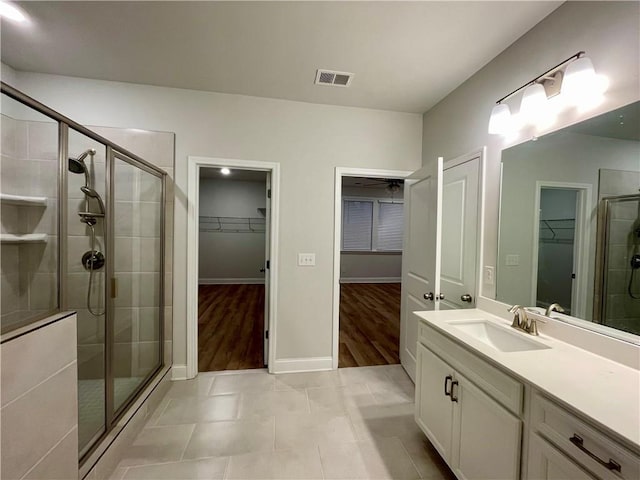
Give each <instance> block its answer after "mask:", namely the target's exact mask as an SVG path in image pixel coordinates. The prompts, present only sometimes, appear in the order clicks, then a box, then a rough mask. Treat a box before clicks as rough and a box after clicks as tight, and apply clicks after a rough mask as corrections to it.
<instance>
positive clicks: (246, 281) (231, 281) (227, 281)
mask: <svg viewBox="0 0 640 480" xmlns="http://www.w3.org/2000/svg"><path fill="white" fill-rule="evenodd" d="M198 285H264V277H260V278H199V279H198Z"/></svg>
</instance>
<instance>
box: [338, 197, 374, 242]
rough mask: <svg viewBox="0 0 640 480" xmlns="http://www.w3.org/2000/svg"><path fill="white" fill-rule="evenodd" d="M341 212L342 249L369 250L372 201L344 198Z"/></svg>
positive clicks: (371, 226)
mask: <svg viewBox="0 0 640 480" xmlns="http://www.w3.org/2000/svg"><path fill="white" fill-rule="evenodd" d="M343 205H344V207H343V213H342V217H343V218H342V249H343V250H371V247H372V245H371V238H372V235H371V232H372V228H373V202H372V201H360V200H358V201H356V200H345V201H344V204H343Z"/></svg>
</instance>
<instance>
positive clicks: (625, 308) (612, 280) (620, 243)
mask: <svg viewBox="0 0 640 480" xmlns="http://www.w3.org/2000/svg"><path fill="white" fill-rule="evenodd" d="M604 202H605V234H604V236H603V240H604V248H603V249H602V251H603V253H604V272H603V293H602V320H603V321H602V323H604V324H605V325H607V326H610V327H613V328H616V329H618V330H622V331H625V332H629V333H633V334H636V335H640V195H624V196H620V197H609V198H605V199H604Z"/></svg>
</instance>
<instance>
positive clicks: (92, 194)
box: [80, 187, 105, 215]
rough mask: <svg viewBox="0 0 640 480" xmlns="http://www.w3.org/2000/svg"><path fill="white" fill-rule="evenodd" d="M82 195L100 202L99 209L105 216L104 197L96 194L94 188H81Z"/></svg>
mask: <svg viewBox="0 0 640 480" xmlns="http://www.w3.org/2000/svg"><path fill="white" fill-rule="evenodd" d="M80 190H81V191H82V193H84V194H85V195H86V196H87V197H90V198H94V199H95V200H96V201H97V202H98V208H99V209H100V212H99V213H100V214H101V215H104V212H105V210H104V202H103V201H102V197H101V196H100V194H99V193H98V192H96V191H95V190H94V189H93V188H89V187H80Z"/></svg>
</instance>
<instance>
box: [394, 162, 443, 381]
mask: <svg viewBox="0 0 640 480" xmlns="http://www.w3.org/2000/svg"><path fill="white" fill-rule="evenodd" d="M441 197H442V158H438V160H437V161H436V162H434V163H433V164H431V165H429V166H426V167H423V168H421V169H420V170H418V171H417V172H414V173H413V174H411V175H409V176H408V177H407V179H406V182H405V189H404V209H405V229H404V248H403V255H402V294H401V306H400V363H402V366H403V367H404V369H405V370H406V371H407V373H408V374H409V376H410V377H411V378H412V379H413V381H414V382H415V378H416V356H417V343H418V320H417V319H416V318H415V316H414V315H413V314H412V312H415V311H424V310H434V309H435V308H436V303H437V295H438V293H439V283H440V279H439V275H440V273H439V263H440V245H439V244H440V236H439V235H438V231H439V228H440V218H441V216H440V206H441V204H442V202H441Z"/></svg>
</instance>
